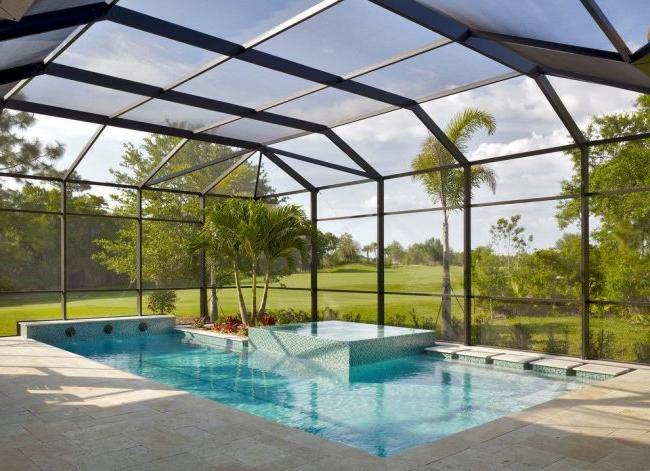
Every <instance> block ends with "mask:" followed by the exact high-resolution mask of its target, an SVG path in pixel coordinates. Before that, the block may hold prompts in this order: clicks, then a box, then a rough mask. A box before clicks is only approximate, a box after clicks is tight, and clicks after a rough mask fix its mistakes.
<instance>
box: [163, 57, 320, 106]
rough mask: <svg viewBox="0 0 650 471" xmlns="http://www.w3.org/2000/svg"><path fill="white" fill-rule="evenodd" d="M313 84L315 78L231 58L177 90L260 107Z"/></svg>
mask: <svg viewBox="0 0 650 471" xmlns="http://www.w3.org/2000/svg"><path fill="white" fill-rule="evenodd" d="M313 86H314V83H313V82H309V81H307V80H303V79H301V78H298V77H294V76H292V75H287V74H283V73H282V72H276V71H274V70H271V69H267V68H266V67H259V66H256V65H253V64H249V63H248V62H244V61H239V60H228V61H226V62H224V63H223V64H220V65H218V66H217V67H215V68H213V69H210V70H209V71H207V72H205V73H203V74H201V75H199V76H198V77H196V78H193V79H192V80H189V81H188V82H185V83H184V84H182V85H180V86H179V87H177V88H176V89H175V90H178V91H180V92H185V93H191V94H193V95H199V96H204V97H207V98H211V99H214V100H221V101H225V102H228V103H236V104H238V105H242V106H248V107H250V108H256V109H259V108H262V107H263V106H264V105H267V104H270V103H271V102H274V101H277V100H280V99H281V98H285V97H287V96H290V95H293V94H295V93H297V92H299V91H302V90H305V89H309V88H311V87H313Z"/></svg>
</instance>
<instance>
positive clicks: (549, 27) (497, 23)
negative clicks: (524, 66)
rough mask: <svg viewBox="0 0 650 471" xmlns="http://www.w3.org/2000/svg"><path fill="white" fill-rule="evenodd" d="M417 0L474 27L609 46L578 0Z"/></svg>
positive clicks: (598, 47)
mask: <svg viewBox="0 0 650 471" xmlns="http://www.w3.org/2000/svg"><path fill="white" fill-rule="evenodd" d="M418 1H419V2H420V3H422V4H424V5H427V6H430V7H434V8H436V9H438V10H440V11H443V12H445V13H446V14H447V15H450V16H451V17H453V18H455V19H456V20H458V21H460V22H461V23H464V24H465V25H467V26H469V27H470V28H474V29H478V30H483V31H488V32H491V33H501V34H508V35H511V36H521V37H525V38H531V39H540V40H543V41H552V42H556V43H563V44H574V45H577V46H584V47H591V48H596V49H606V50H611V49H613V47H612V45H611V43H610V42H609V41H608V40H607V37H606V36H605V35H604V34H603V32H602V31H601V30H600V28H599V27H598V25H597V24H596V22H594V20H593V19H592V18H591V16H590V15H589V13H588V12H587V10H586V9H585V8H584V7H583V6H582V3H580V0H544V1H539V0H496V1H492V2H477V1H473V0H418Z"/></svg>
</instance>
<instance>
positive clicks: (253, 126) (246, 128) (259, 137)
mask: <svg viewBox="0 0 650 471" xmlns="http://www.w3.org/2000/svg"><path fill="white" fill-rule="evenodd" d="M206 132H207V133H208V134H214V135H215V136H224V137H230V138H233V139H242V140H245V141H250V142H257V143H266V142H272V141H276V140H279V139H283V138H286V137H289V136H292V135H294V134H298V133H301V132H303V131H301V130H300V129H294V128H290V127H286V126H280V125H278V124H272V123H266V122H264V121H257V120H254V119H248V118H242V119H237V120H235V121H232V122H230V123H227V124H223V125H221V126H219V127H216V128H214V129H210V130H209V131H206Z"/></svg>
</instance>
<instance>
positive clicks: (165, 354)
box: [58, 334, 581, 456]
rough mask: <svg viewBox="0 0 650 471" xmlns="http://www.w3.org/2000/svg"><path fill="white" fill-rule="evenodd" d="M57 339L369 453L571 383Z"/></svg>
mask: <svg viewBox="0 0 650 471" xmlns="http://www.w3.org/2000/svg"><path fill="white" fill-rule="evenodd" d="M58 346H59V347H61V348H64V349H66V350H69V351H72V352H75V353H78V354H80V355H83V356H86V357H89V358H92V359H94V360H97V361H99V362H101V363H104V364H107V365H110V366H112V367H115V368H118V369H121V370H125V371H129V372H132V373H135V374H138V375H140V376H144V377H146V378H150V379H153V380H156V381H159V382H161V383H165V384H168V385H170V386H173V387H175V388H178V389H182V390H185V391H188V392H190V393H192V394H196V395H198V396H202V397H206V398H209V399H212V400H215V401H218V402H220V403H223V404H226V405H228V406H230V407H234V408H237V409H240V410H242V411H246V412H249V413H251V414H255V415H258V416H260V417H264V418H266V419H269V420H272V421H274V422H278V423H280V424H283V425H286V426H289V427H294V428H297V429H300V430H304V431H306V432H309V433H312V434H314V435H317V436H319V437H322V438H325V439H329V440H334V441H337V442H340V443H344V444H346V445H349V446H352V447H356V448H360V449H362V450H365V451H366V452H368V453H370V454H373V455H376V456H389V455H393V454H395V453H398V452H400V451H403V450H406V449H408V448H412V447H415V446H418V445H422V444H425V443H429V442H432V441H434V440H436V439H439V438H442V437H445V436H448V435H451V434H453V433H456V432H459V431H462V430H465V429H468V428H471V427H474V426H476V425H479V424H482V423H485V422H488V421H490V420H493V419H496V418H498V417H502V416H504V415H507V414H509V413H511V412H514V411H518V410H522V409H525V408H527V407H530V406H533V405H535V404H539V403H542V402H545V401H548V400H550V399H552V398H554V397H555V396H557V395H559V394H561V393H563V392H564V391H566V390H569V389H575V388H577V387H580V385H581V383H579V382H577V381H575V380H564V379H558V380H555V379H548V378H544V377H540V376H537V375H535V374H533V373H531V372H526V373H523V372H521V373H520V372H516V371H512V372H511V371H503V370H494V369H493V368H491V367H483V366H474V365H467V364H463V363H459V362H449V361H444V360H438V359H434V358H432V357H430V356H426V355H416V356H409V357H404V358H400V359H396V360H390V361H385V362H380V363H374V364H369V365H362V366H358V367H353V368H351V371H350V372H349V375H348V374H345V375H344V374H340V375H339V374H334V373H332V372H330V371H327V370H324V369H322V368H320V367H319V366H318V365H316V364H314V363H311V362H307V361H304V360H297V359H291V358H288V357H284V356H275V355H271V354H269V353H262V352H251V353H248V354H247V353H235V352H228V351H225V350H220V349H217V348H212V347H205V346H197V345H193V344H189V343H184V342H182V341H181V337H179V336H177V335H174V334H168V335H151V336H145V337H134V338H124V339H112V340H104V341H87V342H66V343H61V344H59V345H58Z"/></svg>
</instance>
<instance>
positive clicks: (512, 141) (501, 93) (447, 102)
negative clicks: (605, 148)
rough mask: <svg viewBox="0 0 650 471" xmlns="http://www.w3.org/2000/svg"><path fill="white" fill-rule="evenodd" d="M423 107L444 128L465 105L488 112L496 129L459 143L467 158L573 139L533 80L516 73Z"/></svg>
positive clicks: (476, 134) (479, 133)
mask: <svg viewBox="0 0 650 471" xmlns="http://www.w3.org/2000/svg"><path fill="white" fill-rule="evenodd" d="M422 107H423V108H424V110H425V111H427V113H429V115H430V116H431V117H432V118H433V120H434V121H436V123H437V124H438V125H439V126H440V127H441V128H442V129H443V130H446V129H447V127H448V126H449V123H450V122H451V121H452V120H453V119H455V118H457V117H458V116H459V115H460V113H463V112H464V111H465V110H467V109H474V110H479V111H483V112H486V113H488V114H490V115H491V116H492V117H493V118H494V121H495V124H496V131H495V132H494V134H492V135H488V134H487V132H486V130H485V129H479V130H477V131H476V132H475V133H474V134H473V136H472V138H471V139H470V140H469V141H468V142H467V143H465V144H464V145H459V147H460V148H461V150H462V151H464V152H465V155H466V156H467V158H468V159H470V160H476V159H482V158H489V157H497V156H501V155H508V154H514V153H517V152H525V151H529V150H534V149H545V148H548V147H553V146H558V145H563V144H569V143H572V141H571V139H570V137H569V135H568V132H567V130H566V128H565V127H564V125H563V124H562V122H561V121H560V118H559V117H558V116H557V114H556V113H555V111H554V110H553V108H552V107H551V105H550V104H549V102H548V100H546V97H545V96H544V95H543V93H542V92H541V90H540V89H539V87H538V86H537V84H536V83H535V81H534V80H532V79H530V78H528V77H517V78H514V79H510V80H504V81H503V82H499V83H496V84H492V85H487V86H484V87H480V88H476V89H474V90H470V91H467V92H463V93H458V94H456V95H450V96H447V97H444V98H440V99H437V100H432V101H430V102H427V103H424V104H423V105H422Z"/></svg>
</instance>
